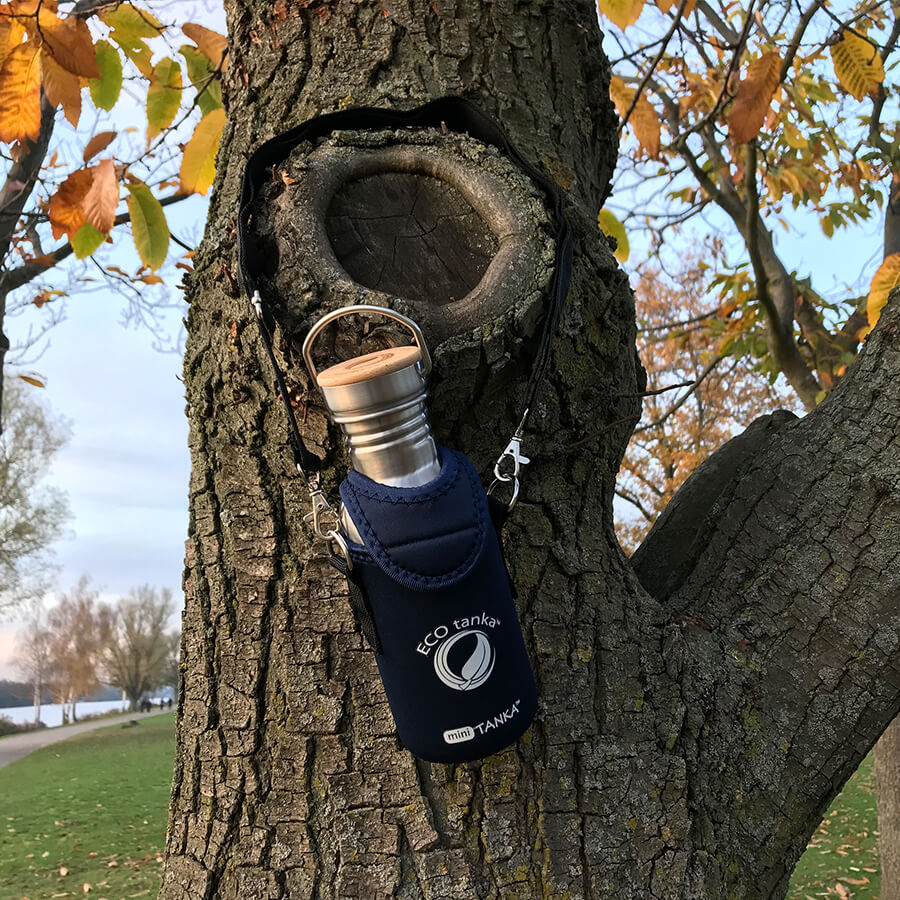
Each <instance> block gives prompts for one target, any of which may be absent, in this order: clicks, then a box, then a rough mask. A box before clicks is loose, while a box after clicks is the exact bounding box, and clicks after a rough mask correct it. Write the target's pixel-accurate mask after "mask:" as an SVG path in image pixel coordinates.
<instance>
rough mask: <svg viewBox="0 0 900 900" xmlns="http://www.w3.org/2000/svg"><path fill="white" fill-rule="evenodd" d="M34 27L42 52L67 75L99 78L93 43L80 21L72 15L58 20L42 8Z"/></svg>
mask: <svg viewBox="0 0 900 900" xmlns="http://www.w3.org/2000/svg"><path fill="white" fill-rule="evenodd" d="M38 26H39V28H40V33H41V37H42V38H43V41H44V49H45V50H46V51H47V52H48V53H49V54H50V56H52V57H53V59H54V60H55V61H56V62H58V63H59V64H60V65H61V66H62V67H63V68H64V69H65V70H66V71H67V72H71V73H72V74H73V75H80V76H81V77H82V78H99V77H100V70H99V69H98V68H97V60H96V58H95V56H94V42H93V40H92V39H91V32H90V31H89V30H88V27H87V23H86V22H85V21H84V20H83V19H79V18H77V17H75V16H66V18H65V19H60V18H59V17H57V16H56V15H54V14H53V13H52V12H50V11H49V10H48V9H47V8H46V7H45V6H43V5H42V6H41V8H40V12H39V13H38Z"/></svg>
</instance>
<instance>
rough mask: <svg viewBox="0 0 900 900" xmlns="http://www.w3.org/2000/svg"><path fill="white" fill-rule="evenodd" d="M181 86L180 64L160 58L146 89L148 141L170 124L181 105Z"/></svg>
mask: <svg viewBox="0 0 900 900" xmlns="http://www.w3.org/2000/svg"><path fill="white" fill-rule="evenodd" d="M181 88H182V80H181V66H179V65H178V63H177V62H175V60H174V59H169V58H166V59H161V60H160V61H159V62H158V63H157V64H156V66H155V67H154V69H153V81H152V82H151V83H150V87H149V88H148V89H147V142H148V143H149V142H150V141H152V140H153V138H155V137H156V136H157V135H158V134H160V133H161V132H162V131H164V130H165V129H166V128H168V127H169V126H170V125H171V124H172V122H173V120H174V119H175V116H176V115H177V114H178V109H179V108H180V106H181Z"/></svg>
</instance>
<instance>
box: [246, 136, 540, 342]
mask: <svg viewBox="0 0 900 900" xmlns="http://www.w3.org/2000/svg"><path fill="white" fill-rule="evenodd" d="M536 225H538V226H540V227H537V228H536V227H535V226H536ZM256 228H257V232H258V233H259V234H260V235H262V236H263V242H262V243H261V245H260V246H261V248H262V252H263V254H264V256H265V258H266V262H267V265H268V266H269V269H270V272H271V278H272V284H271V287H272V289H273V293H274V298H273V299H276V300H277V302H278V304H279V306H280V311H279V312H280V315H279V318H280V319H281V320H282V322H283V324H284V326H285V328H286V330H287V331H288V332H289V333H298V332H299V331H300V330H302V326H304V325H305V324H308V322H309V318H310V316H311V314H317V313H318V312H320V311H321V308H323V307H325V306H328V307H335V306H344V305H347V304H350V303H371V304H374V305H376V306H390V307H393V308H396V309H398V310H400V311H402V312H405V313H406V314H408V315H410V316H411V317H412V318H413V319H415V320H416V321H417V322H419V323H420V324H421V325H422V327H423V329H424V331H425V333H426V336H427V337H428V340H429V343H431V344H432V346H436V345H437V344H438V343H440V342H441V341H444V340H446V339H447V338H449V337H452V336H454V335H459V334H463V333H467V332H472V331H473V330H474V329H476V328H479V327H480V326H482V325H486V324H493V323H494V322H496V321H497V320H498V319H500V318H503V317H505V316H506V314H507V313H509V312H513V313H514V314H515V316H516V318H517V319H519V320H520V321H521V318H522V314H523V312H524V307H526V306H530V305H532V304H534V303H535V302H536V301H537V302H541V301H543V291H544V289H545V288H546V284H547V282H548V275H549V272H550V265H548V263H549V264H552V249H553V238H552V235H551V233H550V229H549V219H548V216H547V213H546V211H545V209H544V204H543V198H542V197H541V195H540V194H539V193H538V192H537V190H536V189H535V188H534V186H533V185H532V184H531V183H530V181H529V180H528V179H527V177H526V176H524V174H522V173H521V172H520V171H519V170H518V169H517V168H516V167H515V165H514V164H513V163H511V162H510V161H509V160H507V159H506V158H505V157H503V156H502V154H500V153H499V152H497V151H495V150H494V149H493V148H488V147H485V146H484V145H483V144H481V143H479V142H478V141H475V140H473V139H471V138H468V137H466V136H464V135H458V134H449V135H447V134H441V133H439V132H436V131H431V130H422V131H408V130H407V131H403V132H391V131H384V132H374V133H356V132H340V133H337V134H335V135H333V136H332V137H331V138H329V139H328V140H326V141H324V142H322V143H320V144H319V145H318V146H316V147H314V148H313V147H311V146H310V145H308V144H307V145H304V146H303V147H300V148H298V150H296V151H294V153H293V155H292V156H291V158H290V159H289V160H288V161H287V162H286V163H285V164H284V165H282V166H279V167H278V168H277V169H276V172H275V173H274V178H273V182H272V184H271V185H270V186H269V187H268V188H267V189H266V190H264V191H263V195H262V202H261V203H260V208H259V210H258V211H257V222H256ZM265 242H268V243H269V246H265ZM548 254H549V255H548ZM301 259H302V260H303V263H302V271H300V270H299V267H300V262H299V261H300V260H301ZM527 318H528V319H532V317H531V316H528V317H527ZM532 321H533V319H532Z"/></svg>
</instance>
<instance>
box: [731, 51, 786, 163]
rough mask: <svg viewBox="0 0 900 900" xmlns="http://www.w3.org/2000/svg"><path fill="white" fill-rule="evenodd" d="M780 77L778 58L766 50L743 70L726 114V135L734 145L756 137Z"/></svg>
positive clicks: (774, 53)
mask: <svg viewBox="0 0 900 900" xmlns="http://www.w3.org/2000/svg"><path fill="white" fill-rule="evenodd" d="M780 75H781V55H780V54H779V53H778V52H777V51H775V50H770V51H769V52H768V53H764V54H763V55H762V56H761V57H760V58H759V59H755V60H753V62H751V63H750V65H749V66H748V67H747V75H746V77H745V78H744V79H743V80H742V81H741V83H740V85H739V86H738V89H737V95H736V96H735V98H734V103H733V104H732V106H731V112H729V113H728V134H729V135H730V137H731V140H732V143H734V144H735V145H738V146H739V145H741V144H746V143H747V142H748V141H752V140H753V138H755V137H756V136H757V135H758V134H759V130H760V128H762V126H763V122H765V120H766V113H767V112H768V111H769V106H770V104H771V103H772V97H774V96H775V91H776V89H777V88H778V83H779V76H780Z"/></svg>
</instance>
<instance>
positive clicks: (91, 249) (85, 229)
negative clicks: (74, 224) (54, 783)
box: [72, 222, 106, 259]
mask: <svg viewBox="0 0 900 900" xmlns="http://www.w3.org/2000/svg"><path fill="white" fill-rule="evenodd" d="M105 240H106V235H105V234H104V233H103V232H102V231H97V229H96V228H94V226H93V225H91V223H90V222H85V224H84V225H82V226H81V228H79V229H78V231H76V232H75V236H74V237H73V238H72V249H73V250H74V251H75V255H76V256H77V257H78V258H79V259H86V258H87V257H88V256H90V255H91V254H92V253H96V252H97V250H98V249H99V247H100V245H101V244H102V243H103V242H104V241H105Z"/></svg>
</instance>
